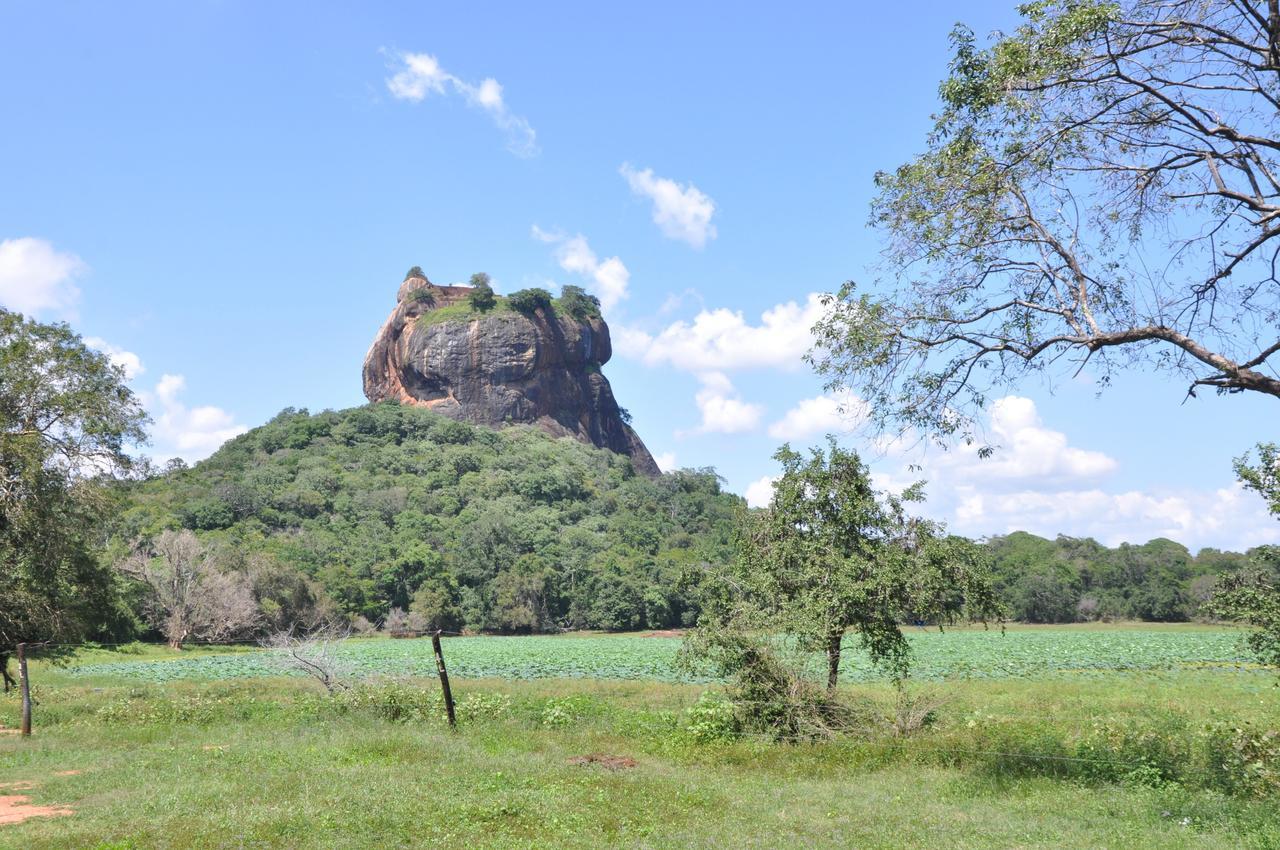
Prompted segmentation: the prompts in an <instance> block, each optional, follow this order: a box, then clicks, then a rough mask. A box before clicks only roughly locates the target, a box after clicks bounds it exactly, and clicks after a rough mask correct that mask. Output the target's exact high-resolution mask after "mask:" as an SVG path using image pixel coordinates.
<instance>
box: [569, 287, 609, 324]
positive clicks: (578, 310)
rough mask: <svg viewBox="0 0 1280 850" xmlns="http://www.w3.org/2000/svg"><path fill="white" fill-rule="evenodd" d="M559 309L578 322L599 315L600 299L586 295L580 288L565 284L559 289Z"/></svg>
mask: <svg viewBox="0 0 1280 850" xmlns="http://www.w3.org/2000/svg"><path fill="white" fill-rule="evenodd" d="M560 307H561V309H563V310H564V312H565V313H567V314H568V315H570V316H572V317H573V318H575V319H577V320H579V321H582V320H583V319H590V318H596V317H599V315H600V299H599V298H596V297H595V296H594V295H589V294H587V291H586V290H585V289H583V288H582V287H581V286H574V285H572V284H565V285H564V286H563V287H561V288H560Z"/></svg>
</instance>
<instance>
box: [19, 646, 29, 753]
mask: <svg viewBox="0 0 1280 850" xmlns="http://www.w3.org/2000/svg"><path fill="white" fill-rule="evenodd" d="M18 688H19V689H20V690H21V691H22V737H24V738H30V737H31V677H30V676H28V675H27V645H26V644H25V643H20V644H18Z"/></svg>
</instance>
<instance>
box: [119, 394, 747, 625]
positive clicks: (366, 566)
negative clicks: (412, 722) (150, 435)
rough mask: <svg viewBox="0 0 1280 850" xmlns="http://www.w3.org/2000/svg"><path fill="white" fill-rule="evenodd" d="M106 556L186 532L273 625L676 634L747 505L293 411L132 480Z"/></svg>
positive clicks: (604, 459)
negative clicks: (316, 616)
mask: <svg viewBox="0 0 1280 850" xmlns="http://www.w3.org/2000/svg"><path fill="white" fill-rule="evenodd" d="M130 496H131V500H130V501H131V506H130V507H129V508H128V509H127V510H126V511H125V512H124V513H123V515H122V516H121V518H120V521H119V523H118V525H117V528H116V529H115V533H114V544H113V545H114V546H115V548H116V549H117V550H119V549H122V548H123V547H124V546H126V545H128V543H129V542H130V541H132V540H135V539H137V538H139V537H141V536H146V535H151V534H154V533H156V532H158V531H159V530H161V529H163V528H176V527H185V528H190V529H193V530H195V531H197V532H198V533H199V534H200V536H201V538H202V539H203V540H204V541H205V542H207V543H209V544H210V546H211V547H212V549H213V550H214V551H215V552H216V553H217V557H218V558H219V559H220V561H221V563H222V564H223V565H224V568H226V569H243V570H245V571H247V572H248V573H249V574H250V575H251V576H252V577H253V580H254V586H255V592H256V593H257V595H258V597H259V599H260V601H261V602H262V603H263V606H264V608H265V609H266V610H267V611H268V613H269V614H274V615H275V616H276V617H278V619H280V620H281V621H282V622H287V621H288V620H289V619H291V618H293V617H294V616H297V615H299V613H300V612H301V609H311V608H314V607H316V606H319V607H321V608H323V607H326V606H331V607H333V608H336V609H337V611H338V612H341V613H344V614H350V615H352V616H363V617H365V618H368V619H369V620H372V621H375V622H376V621H378V620H380V619H382V618H383V617H385V616H386V615H387V613H388V612H389V611H390V610H391V609H393V608H401V609H406V610H408V611H410V612H414V613H417V614H419V615H421V616H422V617H424V618H426V619H427V620H429V621H430V622H431V623H433V624H435V625H437V626H441V627H444V628H456V627H459V626H466V627H468V628H472V629H497V630H511V631H521V630H539V629H547V628H555V627H560V626H564V627H575V628H604V629H635V628H658V627H668V626H679V625H688V624H690V623H691V622H692V621H693V619H694V618H695V617H696V600H695V599H693V598H692V597H691V595H690V593H689V592H686V591H684V590H682V589H681V582H680V577H681V574H682V573H683V572H685V571H686V569H687V568H688V567H689V566H690V565H692V564H695V563H698V562H700V561H709V562H718V561H720V562H722V561H723V560H724V559H726V558H727V557H729V553H730V551H731V540H732V528H733V522H734V515H735V512H736V511H737V510H739V509H740V508H741V507H742V505H743V501H742V500H741V499H740V498H739V497H737V496H734V495H731V494H728V493H724V492H721V489H720V483H719V480H718V479H717V477H716V476H715V474H714V473H713V472H711V471H709V470H708V471H681V472H675V473H668V474H666V475H663V476H661V477H660V478H656V479H649V478H646V477H644V476H640V475H637V474H636V473H635V472H634V471H633V469H632V467H631V462H630V460H629V459H627V458H626V457H623V456H620V455H617V454H614V453H612V452H609V451H605V450H602V449H596V448H593V447H591V446H588V445H584V444H583V443H580V442H578V441H576V440H573V439H569V438H564V439H553V438H551V437H548V436H547V435H545V434H543V433H541V432H540V431H537V430H535V429H533V428H528V427H511V428H506V429H503V430H502V431H493V430H489V429H486V428H480V427H472V426H469V425H465V424H461V423H458V422H454V421H452V420H450V419H447V418H445V417H443V416H439V415H437V414H434V413H431V412H430V411H426V410H422V409H418V408H413V407H402V406H400V405H398V404H395V403H381V404H377V405H370V406H366V407H359V408H353V409H350V410H344V411H337V412H332V411H326V412H323V413H318V414H314V415H312V414H308V413H307V412H306V411H305V410H303V411H297V410H292V409H287V410H285V411H283V412H281V413H280V414H279V415H278V416H276V417H275V418H274V419H272V420H271V421H270V422H268V423H267V424H266V425H263V426H262V427H260V428H255V429H254V430H252V431H250V432H248V433H247V434H244V435H242V436H240V437H237V438H236V439H234V440H232V441H230V442H229V443H227V444H226V445H225V446H223V447H222V449H220V450H219V451H218V452H217V453H216V454H214V455H213V456H212V457H210V458H209V459H208V460H206V461H203V462H202V463H200V464H198V465H197V466H195V467H193V468H191V469H179V470H175V471H171V472H169V473H168V474H166V475H163V476H160V477H157V478H154V479H151V480H149V481H145V482H142V483H140V484H137V485H136V486H135V488H134V490H133V492H132V493H131V494H130Z"/></svg>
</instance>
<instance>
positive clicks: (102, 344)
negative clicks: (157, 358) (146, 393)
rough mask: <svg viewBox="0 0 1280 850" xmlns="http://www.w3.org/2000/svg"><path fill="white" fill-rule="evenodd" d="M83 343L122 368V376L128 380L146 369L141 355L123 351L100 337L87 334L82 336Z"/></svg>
mask: <svg viewBox="0 0 1280 850" xmlns="http://www.w3.org/2000/svg"><path fill="white" fill-rule="evenodd" d="M84 344H85V345H87V346H89V347H90V348H92V349H94V350H95V351H101V352H102V353H103V354H105V355H107V359H109V360H110V361H111V362H112V363H113V364H115V365H116V366H119V367H121V368H122V369H124V376H125V378H127V379H128V380H130V381H132V380H133V379H134V378H136V377H138V376H139V375H141V374H142V373H143V372H146V371H147V369H146V367H145V366H143V365H142V358H141V357H139V356H138V355H136V354H134V353H133V352H132V351H125V350H124V349H123V348H119V347H118V346H114V345H112V344H111V343H109V342H107V341H106V340H105V339H103V338H102V337H97V336H87V337H85V338H84Z"/></svg>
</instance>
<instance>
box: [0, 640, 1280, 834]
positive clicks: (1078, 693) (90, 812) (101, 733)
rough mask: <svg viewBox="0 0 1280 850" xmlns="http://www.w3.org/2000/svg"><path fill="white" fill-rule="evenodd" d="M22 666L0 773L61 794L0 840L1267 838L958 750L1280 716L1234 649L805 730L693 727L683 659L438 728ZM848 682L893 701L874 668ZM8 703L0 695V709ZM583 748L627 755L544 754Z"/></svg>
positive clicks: (1030, 681)
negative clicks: (20, 704)
mask: <svg viewBox="0 0 1280 850" xmlns="http://www.w3.org/2000/svg"><path fill="white" fill-rule="evenodd" d="M558 640H560V641H561V642H564V643H567V642H570V641H573V640H579V639H577V638H561V639H558ZM582 640H589V641H590V640H597V641H598V640H604V638H595V639H590V638H586V639H582ZM397 643H412V642H407V641H405V642H397ZM455 643H459V642H455ZM449 651H450V649H449V646H448V645H446V652H447V653H448V652H449ZM111 654H112V653H111V652H109V651H106V650H94V651H92V652H91V653H90V654H89V656H88V657H86V658H85V659H84V660H85V661H89V662H99V661H101V660H102V659H103V658H104V657H105V656H109V655H111ZM130 657H133V658H144V659H147V658H151V659H164V658H173V657H174V654H173V653H169V652H168V650H165V649H162V648H147V649H145V650H137V651H136V654H133V655H131V656H130ZM184 657H185V656H184ZM33 680H34V681H35V682H36V683H37V685H38V689H37V697H38V699H39V705H38V706H37V711H36V728H37V734H36V735H35V736H34V737H33V738H32V739H30V740H29V741H21V740H19V739H17V738H15V737H12V736H7V735H6V736H0V782H14V781H20V780H36V781H38V782H39V783H40V784H39V785H38V787H37V788H35V789H33V790H32V791H29V792H24V793H28V794H30V795H31V797H32V798H33V802H35V803H46V804H61V805H66V806H69V807H71V808H72V809H74V810H75V814H74V815H73V816H70V817H66V818H58V819H49V820H32V821H28V822H27V823H25V824H22V825H19V826H7V827H0V847H3V848H9V847H13V848H64V847H84V848H152V847H156V848H179V847H213V848H218V847H244V846H252V847H281V848H286V847H287V848H294V847H298V848H312V847H314V848H321V847H323V848H329V847H337V848H342V847H493V848H508V847H510V848H516V847H547V846H555V847H570V848H574V847H593V848H594V847H654V848H660V847H661V848H665V847H671V848H675V847H748V848H750V847H777V846H780V845H793V846H814V847H850V846H852V847H862V848H878V847H895V848H899V847H902V846H939V847H942V846H945V847H957V848H981V847H1027V848H1035V847H1046V848H1047V847H1067V846H1078V847H1117V848H1119V847H1134V846H1148V847H1162V848H1165V847H1170V848H1178V847H1186V848H1191V847H1195V848H1219V847H1221V848H1226V847H1233V848H1234V847H1253V848H1267V847H1280V802H1278V801H1277V800H1276V799H1274V798H1270V799H1268V798H1252V797H1249V796H1247V795H1233V794H1227V793H1223V792H1221V791H1218V790H1212V789H1206V788H1204V787H1199V786H1197V785H1196V784H1195V783H1193V782H1191V781H1169V780H1166V779H1162V778H1161V777H1159V776H1157V775H1154V774H1151V773H1149V772H1148V773H1137V774H1134V775H1128V774H1125V775H1121V776H1120V777H1119V778H1115V779H1107V778H1099V777H1097V776H1094V775H1087V774H1083V773H1077V774H1075V775H1071V776H1066V777H1065V778H1064V777H1063V776H1059V775H1054V773H1053V770H1052V769H1050V768H1051V767H1052V766H1053V765H1054V764H1055V763H1053V762H1046V763H1040V764H1037V763H1034V762H1028V761H1020V760H1019V759H1018V758H1017V756H1018V753H1012V754H1006V755H1005V756H1003V757H996V756H993V755H991V754H986V755H983V754H981V753H978V754H974V753H973V752H972V751H974V750H977V749H981V748H982V747H983V746H988V747H994V746H995V742H998V743H999V746H1001V747H1018V746H1021V747H1024V748H1025V749H1026V752H1035V751H1036V747H1037V745H1038V746H1040V747H1046V748H1048V747H1052V746H1053V745H1055V744H1056V743H1058V742H1062V741H1070V740H1074V739H1076V738H1081V739H1084V738H1087V737H1088V736H1089V735H1091V734H1093V730H1095V729H1096V728H1098V727H1099V724H1104V725H1106V726H1107V727H1108V728H1123V727H1126V724H1128V725H1135V724H1136V725H1139V726H1142V728H1166V727H1167V728H1173V729H1177V730H1183V731H1184V732H1185V734H1186V735H1188V736H1194V735H1195V734H1198V730H1200V729H1202V728H1203V727H1204V726H1206V725H1208V724H1215V723H1224V722H1225V723H1228V724H1234V725H1241V724H1253V725H1256V726H1259V727H1266V728H1276V727H1280V691H1277V689H1276V687H1275V684H1274V679H1273V678H1271V677H1267V676H1264V675H1259V674H1257V673H1248V672H1241V671H1228V670H1223V669H1182V668H1180V669H1168V670H1159V671H1136V670H1130V671H1122V672H1119V671H1118V672H1112V673H1107V674H1105V675H1095V676H1065V675H1064V676H1055V677H1051V678H1002V679H988V680H975V679H970V680H957V681H949V682H946V683H942V684H932V685H925V684H921V685H918V686H917V687H918V688H921V689H927V688H934V689H936V690H937V693H939V694H941V695H942V696H943V697H944V699H945V702H943V703H942V704H941V705H940V706H939V708H938V709H937V712H936V714H937V718H936V720H935V722H934V723H933V724H931V725H929V726H928V727H926V728H925V729H923V730H922V731H921V732H919V733H918V734H917V735H915V736H913V737H911V738H907V739H898V738H892V737H888V736H883V735H881V736H872V737H869V738H865V739H856V740H853V739H848V740H841V741H834V742H829V743H821V744H808V745H785V744H777V743H772V742H766V741H762V740H755V739H749V738H748V739H739V740H732V741H726V742H718V743H717V742H712V743H707V742H704V741H701V740H699V739H697V738H696V737H695V736H692V735H691V734H689V731H688V725H689V724H688V718H689V715H688V711H687V710H688V708H689V707H690V706H691V705H693V704H694V703H695V701H696V700H697V698H698V696H699V694H700V693H701V692H702V691H704V690H705V686H701V685H692V684H680V683H667V682H655V681H617V680H614V681H608V680H592V679H585V678H580V679H573V680H564V679H539V680H532V681H512V680H495V679H465V678H459V679H458V680H457V681H455V683H454V687H455V692H456V693H457V695H458V697H459V701H460V716H461V719H460V726H459V728H458V729H457V730H454V731H451V730H449V729H448V728H447V727H446V726H445V725H444V723H443V722H442V719H441V717H440V714H439V710H438V702H437V699H438V686H437V685H436V684H435V683H434V682H433V681H432V680H431V679H427V678H409V679H404V680H398V681H396V682H389V683H384V684H381V685H376V686H370V687H368V688H363V689H362V690H361V692H360V696H359V697H358V698H345V699H341V700H336V701H335V700H333V699H330V698H329V697H327V696H325V695H323V693H321V692H320V691H319V690H318V689H317V688H316V687H315V686H314V685H313V684H312V683H310V682H308V681H305V680H299V679H288V678H279V677H277V678H269V677H259V678H242V679H235V680H224V681H208V680H188V681H171V682H166V683H153V682H140V681H138V680H134V679H127V678H123V677H120V676H119V675H111V674H108V673H105V672H98V673H91V674H89V675H73V671H72V670H70V669H68V668H57V667H51V666H49V665H48V664H46V663H43V662H37V663H35V664H34V665H33ZM847 690H848V695H849V697H850V698H851V699H855V700H858V701H860V702H862V703H863V704H864V705H865V706H867V707H868V709H869V710H871V711H875V712H881V713H886V714H887V713H889V712H891V711H892V710H893V709H892V706H893V698H894V695H893V692H892V690H891V688H889V687H888V686H886V685H884V684H881V683H866V684H859V685H850V686H847ZM16 708H17V706H16V701H15V700H14V699H13V698H12V697H10V698H8V699H6V700H5V701H3V702H2V703H0V722H3V723H5V724H7V725H12V723H13V722H14V721H15V720H16ZM393 715H398V716H400V717H401V719H400V720H391V719H389V717H391V716H393ZM593 753H605V754H611V755H620V756H628V757H631V758H634V759H635V761H636V766H635V767H634V768H630V769H621V770H616V771H615V770H608V769H606V768H603V767H599V766H591V765H588V766H581V765H574V764H571V763H570V761H569V760H570V759H571V758H573V757H574V756H581V755H587V754H593ZM1143 753H1145V751H1141V752H1138V751H1135V752H1130V753H1128V754H1127V756H1126V757H1127V758H1130V759H1133V758H1141V757H1142V756H1143ZM1024 754H1025V753H1024ZM67 770H79V771H81V773H79V774H77V775H73V776H58V775H56V774H58V773H59V772H61V771H67Z"/></svg>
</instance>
